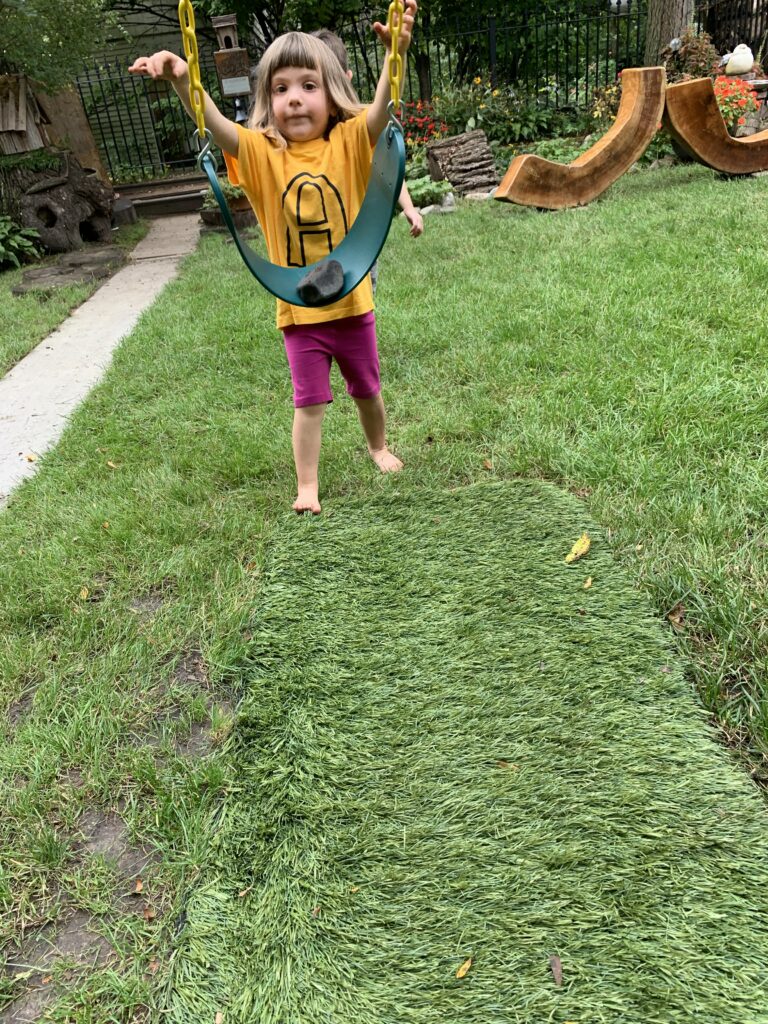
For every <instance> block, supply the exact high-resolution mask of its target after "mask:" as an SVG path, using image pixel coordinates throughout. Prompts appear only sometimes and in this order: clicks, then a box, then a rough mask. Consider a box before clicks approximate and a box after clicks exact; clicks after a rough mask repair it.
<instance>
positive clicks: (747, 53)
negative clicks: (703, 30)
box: [725, 43, 755, 75]
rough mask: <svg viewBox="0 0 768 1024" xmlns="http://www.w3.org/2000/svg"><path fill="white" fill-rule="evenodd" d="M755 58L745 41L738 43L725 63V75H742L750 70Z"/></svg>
mask: <svg viewBox="0 0 768 1024" xmlns="http://www.w3.org/2000/svg"><path fill="white" fill-rule="evenodd" d="M754 63H755V58H754V56H753V55H752V51H751V50H750V48H749V47H748V46H747V45H746V44H745V43H739V45H738V46H737V47H736V48H735V50H734V51H733V53H732V54H731V56H730V59H729V61H728V63H727V64H726V65H725V73H726V75H744V74H746V73H747V72H748V71H751V70H752V65H753V64H754Z"/></svg>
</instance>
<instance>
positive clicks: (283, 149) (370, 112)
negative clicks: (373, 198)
mask: <svg viewBox="0 0 768 1024" xmlns="http://www.w3.org/2000/svg"><path fill="white" fill-rule="evenodd" d="M404 4H405V13H404V15H403V23H402V28H401V31H400V39H399V49H400V52H401V53H405V52H406V51H407V49H408V47H409V45H410V42H411V35H412V32H413V22H414V18H415V15H416V10H417V4H416V0H404ZM373 28H374V31H375V32H376V34H377V36H378V37H379V39H380V41H381V42H382V43H383V44H384V45H385V46H386V47H389V43H390V38H389V30H388V28H387V26H386V25H382V24H380V23H379V22H376V23H375V24H374V26H373ZM387 69H388V62H387V61H386V60H385V61H384V65H383V68H382V74H381V77H380V79H379V84H378V86H377V89H376V95H375V97H374V100H373V102H372V103H371V104H370V106H368V107H363V106H361V105H360V103H359V102H358V101H357V97H356V96H355V93H354V91H353V89H352V86H351V85H350V82H349V79H348V78H347V76H346V75H345V74H344V72H343V71H342V69H341V65H340V64H339V62H338V60H337V59H336V57H335V56H334V55H333V53H332V52H331V51H330V50H329V49H328V47H327V46H326V45H325V43H323V42H321V41H320V40H319V39H316V38H315V37H314V36H311V35H307V34H305V33H303V32H288V33H287V34H286V35H283V36H280V37H279V38H278V39H276V40H275V41H274V42H273V43H272V44H271V45H270V46H269V47H268V48H267V50H266V52H265V53H264V56H263V57H262V59H261V61H260V62H259V67H258V75H257V82H256V94H255V99H254V106H253V111H252V113H251V117H250V121H249V127H248V128H245V127H243V126H242V125H238V124H235V123H234V122H233V121H230V120H229V119H228V118H226V117H224V115H223V114H222V113H221V112H220V111H219V110H218V109H217V108H216V106H215V104H214V103H213V101H212V100H211V98H210V97H209V96H208V95H206V96H205V124H206V127H207V128H208V129H209V130H210V132H211V134H212V136H213V139H214V141H215V142H216V144H217V145H218V146H219V147H220V148H221V150H222V151H223V153H224V158H225V160H226V164H227V170H228V172H229V180H230V181H231V182H232V184H233V185H240V186H241V187H242V188H243V190H244V192H245V193H246V195H247V196H248V199H249V200H250V202H251V205H252V206H253V208H254V211H255V212H256V216H257V218H258V220H259V224H260V225H261V228H262V230H263V232H264V237H265V239H266V244H267V251H268V253H269V258H270V259H271V260H272V261H274V262H276V263H279V264H281V265H282V266H306V265H309V264H311V263H314V262H315V261H316V260H319V259H322V258H323V257H325V256H327V255H328V253H329V252H331V251H332V250H333V249H334V248H335V247H336V245H337V244H338V243H339V242H340V241H341V239H342V238H343V237H344V235H345V234H346V233H347V230H348V229H349V226H350V225H351V223H352V222H353V221H354V219H355V217H356V216H357V213H358V211H359V209H360V206H361V205H362V201H363V198H364V195H365V187H366V184H367V180H368V173H369V170H370V165H371V159H372V153H373V146H374V145H375V143H376V140H377V139H378V137H379V135H380V134H381V132H382V131H383V130H384V128H385V127H386V125H387V122H388V119H389V118H388V113H387V104H388V102H389V98H390V90H389V77H388V73H387ZM128 70H129V71H130V72H132V73H133V74H144V75H149V76H150V77H152V78H162V79H165V80H167V81H169V82H170V83H171V84H172V86H173V88H174V89H175V91H176V93H177V94H178V96H179V98H180V99H181V101H182V103H183V104H184V107H185V109H186V111H187V113H188V114H189V115H190V116H192V111H191V107H190V102H189V75H188V69H187V65H186V62H185V61H183V60H182V59H181V58H180V57H178V56H177V55H176V54H173V53H170V52H169V51H167V50H163V51H160V52H159V53H155V54H153V55H152V56H151V57H139V58H138V59H137V60H136V61H135V62H134V63H133V64H132V65H131V67H130V68H129V69H128ZM277 326H278V328H280V329H281V330H282V331H283V336H284V338H285V347H286V352H287V355H288V363H289V365H290V368H291V377H292V380H293V390H294V406H295V411H294V421H293V454H294V460H295V463H296V477H297V481H298V494H297V496H296V500H295V501H294V503H293V507H294V509H295V510H296V511H297V512H313V513H318V512H320V501H319V495H318V466H319V461H320V442H321V435H322V423H323V417H324V415H325V410H326V407H327V405H328V403H329V402H331V401H332V395H331V389H330V366H331V359H332V358H335V359H336V362H337V363H338V365H339V369H340V370H341V372H342V375H343V376H344V379H345V380H346V384H347V391H348V392H349V394H350V395H351V396H352V398H353V399H354V401H355V404H356V405H357V410H358V415H359V417H360V423H361V425H362V428H363V433H364V435H365V439H366V442H367V445H368V451H369V453H370V455H371V458H372V459H373V461H374V462H375V463H376V465H377V466H378V467H379V469H380V470H381V471H382V472H383V473H391V472H397V471H398V470H400V469H402V466H403V464H402V462H401V461H400V460H399V459H398V458H397V457H396V456H395V455H393V454H392V452H390V450H389V448H388V447H387V443H386V435H385V422H386V417H385V411H384V403H383V401H382V398H381V385H380V380H379V359H378V352H377V347H376V324H375V319H374V315H373V293H372V290H371V281H370V275H368V276H367V277H366V278H365V279H364V280H363V281H362V282H361V283H360V284H359V285H358V286H357V288H355V289H354V290H353V291H352V292H350V294H349V295H346V296H345V297H344V298H343V299H340V300H339V301H338V302H334V303H332V304H331V305H328V306H319V307H305V306H292V305H289V304H288V303H285V302H283V301H282V300H280V299H278V300H277Z"/></svg>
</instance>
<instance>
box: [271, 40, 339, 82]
mask: <svg viewBox="0 0 768 1024" xmlns="http://www.w3.org/2000/svg"><path fill="white" fill-rule="evenodd" d="M318 42H319V41H318V40H315V39H312V37H311V36H307V35H305V34H304V33H303V32H286V34H285V35H283V36H280V37H279V38H278V39H276V40H275V42H274V43H273V44H272V46H271V47H270V48H269V49H270V51H273V52H269V54H268V55H267V54H265V56H268V57H269V65H268V67H266V68H265V69H264V70H265V72H266V77H267V81H270V82H271V81H272V75H274V73H275V72H276V71H278V70H279V69H280V68H308V69H309V70H310V71H322V68H321V67H320V61H319V58H318V50H317V46H318ZM323 45H324V44H323V43H320V46H323Z"/></svg>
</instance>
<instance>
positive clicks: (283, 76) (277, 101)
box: [272, 68, 332, 142]
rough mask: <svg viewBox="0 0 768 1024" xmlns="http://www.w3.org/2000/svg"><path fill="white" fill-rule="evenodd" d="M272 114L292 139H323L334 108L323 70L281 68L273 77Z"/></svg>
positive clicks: (288, 137) (287, 136) (305, 140)
mask: <svg viewBox="0 0 768 1024" xmlns="http://www.w3.org/2000/svg"><path fill="white" fill-rule="evenodd" d="M272 113H273V115H274V118H275V125H276V127H277V128H278V130H279V131H280V133H281V134H282V135H283V137H284V138H286V139H287V140H288V141H289V142H309V141H311V140H312V139H320V138H322V137H323V135H325V130H326V128H327V127H328V119H329V118H330V116H331V113H332V111H331V105H330V103H329V102H328V96H327V94H326V91H325V86H324V84H323V76H322V74H321V72H320V71H313V70H311V69H310V68H278V69H277V71H276V72H275V73H274V75H273V76H272Z"/></svg>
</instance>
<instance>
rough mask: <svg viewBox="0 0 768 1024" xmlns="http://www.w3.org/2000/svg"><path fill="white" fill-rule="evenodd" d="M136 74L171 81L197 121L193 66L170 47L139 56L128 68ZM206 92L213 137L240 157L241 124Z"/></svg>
mask: <svg viewBox="0 0 768 1024" xmlns="http://www.w3.org/2000/svg"><path fill="white" fill-rule="evenodd" d="M128 71H129V72H130V73H131V74H132V75H149V77H150V78H162V79H163V80H164V81H166V82H170V83H171V85H172V86H173V88H174V89H175V91H176V94H177V95H178V97H179V99H180V100H181V102H182V103H183V104H184V109H185V110H186V112H187V113H188V114H189V116H190V117H191V118H192V120H193V121H194V120H195V115H194V112H193V110H192V105H191V104H190V102H189V68H188V67H187V63H186V61H184V60H182V59H181V57H178V56H177V55H176V54H175V53H171V52H170V50H160V51H159V52H158V53H153V54H152V56H151V57H138V58H137V59H136V60H135V61H134V62H133V64H131V66H130V67H129V68H128ZM204 95H205V127H206V128H208V129H209V131H210V133H211V135H212V136H213V141H214V142H215V143H216V145H217V146H219V148H220V149H223V150H224V152H225V153H229V155H230V156H234V157H236V156H237V151H238V148H239V137H238V134H237V125H236V124H235V123H234V121H230V120H229V119H228V118H226V117H224V115H223V114H222V113H221V111H220V110H219V109H218V108H217V106H216V104H215V103H214V102H213V100H212V99H211V97H210V96H209V95H208V93H207V92H206V93H204Z"/></svg>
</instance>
